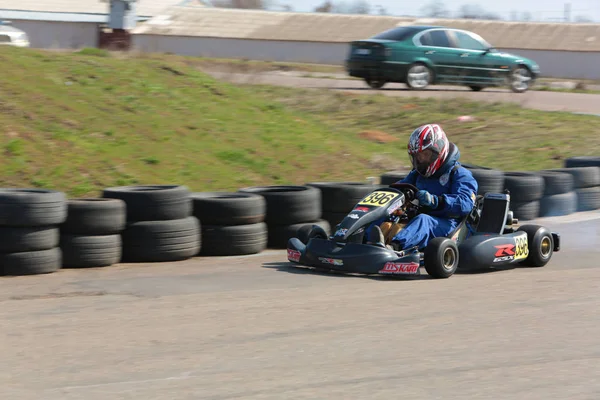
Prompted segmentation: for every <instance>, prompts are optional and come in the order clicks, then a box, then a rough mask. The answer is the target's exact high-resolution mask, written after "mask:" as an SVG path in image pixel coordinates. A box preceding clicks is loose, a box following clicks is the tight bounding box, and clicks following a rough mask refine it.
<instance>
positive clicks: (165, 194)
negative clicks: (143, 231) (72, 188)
mask: <svg viewBox="0 0 600 400" xmlns="http://www.w3.org/2000/svg"><path fill="white" fill-rule="evenodd" d="M102 197H103V198H111V199H120V200H123V201H124V202H125V203H126V204H127V221H128V222H139V221H167V220H176V219H184V218H187V217H190V216H191V215H192V198H191V196H190V192H189V190H188V188H187V187H186V186H179V185H143V186H121V187H113V188H107V189H104V191H103V194H102Z"/></svg>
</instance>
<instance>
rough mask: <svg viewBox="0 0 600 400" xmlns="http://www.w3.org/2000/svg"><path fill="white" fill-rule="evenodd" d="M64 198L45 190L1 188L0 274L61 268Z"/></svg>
mask: <svg viewBox="0 0 600 400" xmlns="http://www.w3.org/2000/svg"><path fill="white" fill-rule="evenodd" d="M66 218H67V202H66V196H65V194H64V193H62V192H57V191H53V190H44V189H0V274H1V275H35V274H47V273H52V272H55V271H58V270H59V269H60V268H61V266H62V252H61V250H60V247H59V243H60V228H59V227H60V224H62V223H63V222H65V220H66Z"/></svg>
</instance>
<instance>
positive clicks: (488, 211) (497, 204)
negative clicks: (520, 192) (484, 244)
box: [475, 193, 510, 235]
mask: <svg viewBox="0 0 600 400" xmlns="http://www.w3.org/2000/svg"><path fill="white" fill-rule="evenodd" d="M509 203H510V197H509V194H508V193H486V194H485V196H483V204H482V208H481V213H480V215H479V221H478V223H477V227H476V229H475V232H477V233H492V234H498V235H501V234H502V233H503V232H504V227H505V225H506V221H507V218H508V212H509V205H510V204H509Z"/></svg>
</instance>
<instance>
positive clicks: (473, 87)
mask: <svg viewBox="0 0 600 400" xmlns="http://www.w3.org/2000/svg"><path fill="white" fill-rule="evenodd" d="M469 87H470V88H471V90H472V91H474V92H481V90H482V89H483V86H475V85H471V86H469Z"/></svg>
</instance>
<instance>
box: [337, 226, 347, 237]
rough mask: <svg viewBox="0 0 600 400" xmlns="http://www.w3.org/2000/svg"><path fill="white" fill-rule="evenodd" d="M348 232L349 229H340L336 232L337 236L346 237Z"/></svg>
mask: <svg viewBox="0 0 600 400" xmlns="http://www.w3.org/2000/svg"><path fill="white" fill-rule="evenodd" d="M347 232H348V228H342V229H338V230H337V231H336V232H335V236H344V235H345V234H346V233H347Z"/></svg>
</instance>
